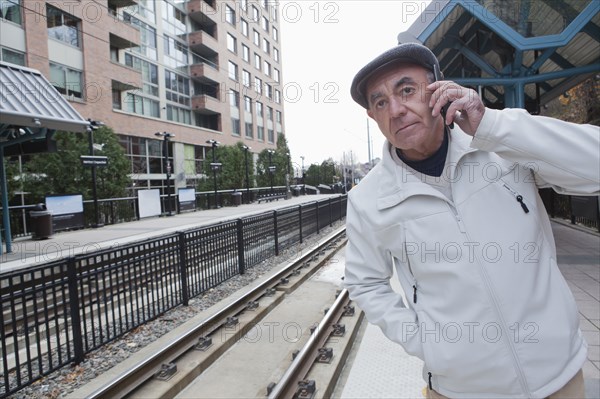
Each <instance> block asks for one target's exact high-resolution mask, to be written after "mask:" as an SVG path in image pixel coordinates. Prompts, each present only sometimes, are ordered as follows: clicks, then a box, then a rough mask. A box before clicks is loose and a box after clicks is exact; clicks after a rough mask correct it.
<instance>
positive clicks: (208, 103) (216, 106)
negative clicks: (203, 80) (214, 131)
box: [192, 94, 227, 115]
mask: <svg viewBox="0 0 600 399" xmlns="http://www.w3.org/2000/svg"><path fill="white" fill-rule="evenodd" d="M226 107H227V104H226V103H223V102H221V101H220V100H219V99H218V98H215V97H211V96H208V95H206V94H202V95H199V96H193V97H192V108H193V109H194V111H195V112H197V113H199V114H205V115H210V114H224V113H225V109H226Z"/></svg>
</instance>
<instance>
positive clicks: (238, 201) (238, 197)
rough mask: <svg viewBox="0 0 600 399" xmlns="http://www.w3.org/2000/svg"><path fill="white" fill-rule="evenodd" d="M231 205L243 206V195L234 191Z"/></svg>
mask: <svg viewBox="0 0 600 399" xmlns="http://www.w3.org/2000/svg"><path fill="white" fill-rule="evenodd" d="M231 203H232V204H233V206H238V205H242V193H240V192H239V191H234V192H232V193H231Z"/></svg>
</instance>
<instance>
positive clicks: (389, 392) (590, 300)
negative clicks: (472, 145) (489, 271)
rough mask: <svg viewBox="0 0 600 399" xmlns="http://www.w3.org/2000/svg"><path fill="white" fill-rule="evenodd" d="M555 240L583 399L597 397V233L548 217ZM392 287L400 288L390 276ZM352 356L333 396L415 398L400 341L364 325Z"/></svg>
mask: <svg viewBox="0 0 600 399" xmlns="http://www.w3.org/2000/svg"><path fill="white" fill-rule="evenodd" d="M552 230H553V231H554V237H555V239H556V247H557V248H556V249H557V255H558V264H559V268H560V270H561V272H562V273H563V275H564V276H565V278H566V280H567V283H568V284H569V287H570V288H571V291H572V292H573V295H574V296H575V300H576V301H577V305H578V307H579V318H580V323H581V330H582V332H583V335H584V336H585V339H586V341H587V343H588V345H589V348H588V359H587V360H586V362H585V364H584V365H583V376H584V379H585V385H586V397H587V399H599V398H600V236H599V235H598V234H597V233H593V232H586V231H582V230H580V229H575V228H573V227H571V226H569V225H568V224H567V223H562V222H557V221H553V222H552ZM392 286H393V287H394V289H395V290H398V292H401V289H400V287H399V284H398V283H397V280H396V279H392ZM361 334H362V337H361V336H359V339H361V338H362V341H361V343H360V346H359V348H358V349H353V352H354V353H353V354H352V355H351V356H354V360H349V361H348V365H351V367H347V368H346V370H344V371H343V374H342V379H345V380H346V381H345V384H344V386H343V388H340V389H339V393H337V394H336V395H335V397H339V398H361V399H365V398H378V399H383V398H390V399H391V398H394V399H397V398H420V397H424V392H425V391H424V388H425V386H426V383H425V381H424V380H423V378H422V376H421V369H422V367H423V362H422V361H421V360H420V359H418V358H416V357H413V356H409V355H408V354H406V352H405V351H404V350H403V349H402V347H401V346H400V345H397V344H394V343H393V342H391V341H389V340H388V339H387V338H386V337H385V336H384V335H383V333H381V330H380V329H379V328H378V327H376V326H374V325H372V324H367V326H366V328H364V331H362V332H361Z"/></svg>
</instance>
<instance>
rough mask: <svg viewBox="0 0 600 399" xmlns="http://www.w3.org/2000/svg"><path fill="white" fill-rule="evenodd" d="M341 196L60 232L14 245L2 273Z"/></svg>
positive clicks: (1, 263) (0, 260)
mask: <svg viewBox="0 0 600 399" xmlns="http://www.w3.org/2000/svg"><path fill="white" fill-rule="evenodd" d="M338 196H340V194H320V195H305V196H300V197H292V198H290V199H289V200H284V199H282V200H278V201H272V202H262V203H260V204H259V203H253V204H247V205H240V206H237V207H224V208H219V209H210V210H201V211H195V212H187V213H181V214H178V215H174V216H169V217H167V216H163V217H152V218H147V219H142V220H138V221H133V222H128V223H119V224H111V225H106V226H104V227H100V228H97V229H82V230H74V231H64V232H58V233H55V234H54V235H53V236H52V237H50V238H48V239H45V240H32V239H31V238H24V239H17V240H15V241H14V242H13V243H12V252H11V253H9V254H7V253H3V254H1V255H0V272H6V271H9V270H14V269H18V268H23V267H29V266H33V265H35V264H40V263H46V262H51V261H55V260H58V259H61V258H65V257H69V256H73V255H76V254H80V253H88V252H91V251H96V250H99V249H104V248H110V247H113V246H117V245H123V244H126V243H129V242H134V241H141V240H144V239H147V238H151V237H155V236H159V235H164V234H169V233H172V232H176V231H182V230H189V229H193V228H196V227H200V226H206V225H211V224H216V223H219V222H222V221H226V220H231V219H237V218H241V217H245V216H248V215H252V214H257V213H263V212H266V211H269V210H275V209H281V208H289V207H293V206H298V205H299V204H303V203H309V202H315V201H321V200H324V199H327V198H331V197H338ZM3 248H4V247H3Z"/></svg>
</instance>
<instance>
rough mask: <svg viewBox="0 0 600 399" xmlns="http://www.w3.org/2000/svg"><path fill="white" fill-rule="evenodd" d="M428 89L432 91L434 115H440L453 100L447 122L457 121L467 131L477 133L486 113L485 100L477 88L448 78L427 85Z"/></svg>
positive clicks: (430, 101)
mask: <svg viewBox="0 0 600 399" xmlns="http://www.w3.org/2000/svg"><path fill="white" fill-rule="evenodd" d="M427 90H429V91H431V92H432V94H431V99H430V100H429V106H430V107H431V108H433V109H432V111H431V115H432V116H434V117H436V116H438V115H439V114H440V111H441V109H442V107H443V106H444V105H446V104H447V103H448V102H451V104H450V105H449V106H448V111H447V113H446V124H447V125H449V124H451V123H452V122H456V123H457V124H458V126H460V128H461V129H462V130H463V131H464V132H465V133H467V134H469V135H471V136H473V135H475V132H476V131H477V128H478V127H479V123H481V119H482V118H483V114H484V113H485V107H484V105H483V102H482V101H481V98H479V95H478V94H477V92H476V91H475V90H472V89H467V88H466V87H462V86H460V85H459V84H457V83H454V82H451V81H448V80H440V81H437V82H434V83H432V84H430V85H429V86H427Z"/></svg>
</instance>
